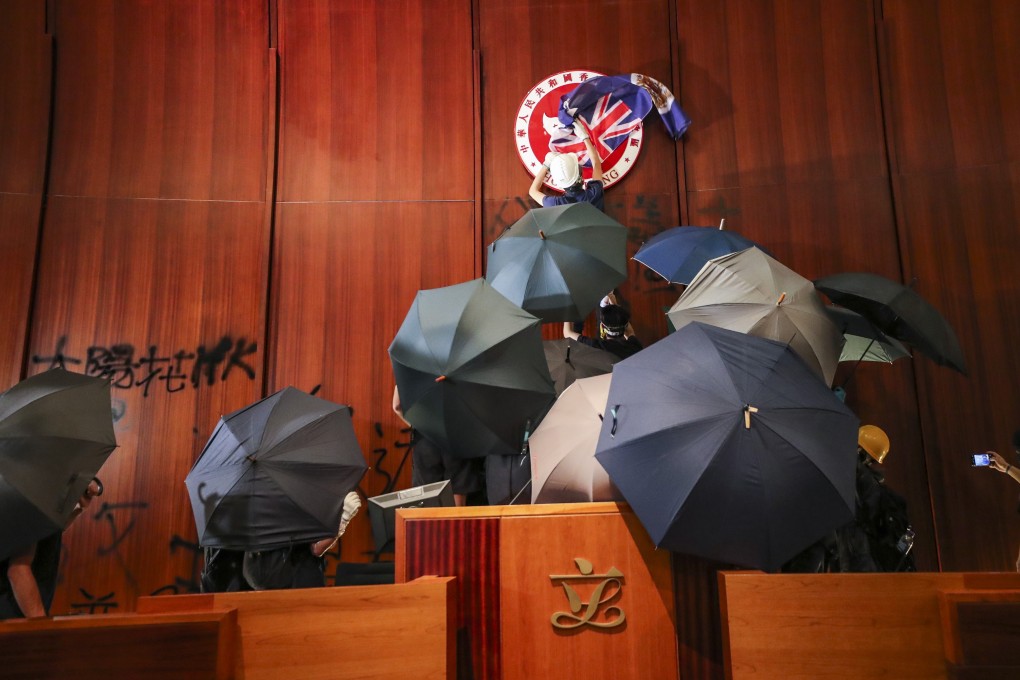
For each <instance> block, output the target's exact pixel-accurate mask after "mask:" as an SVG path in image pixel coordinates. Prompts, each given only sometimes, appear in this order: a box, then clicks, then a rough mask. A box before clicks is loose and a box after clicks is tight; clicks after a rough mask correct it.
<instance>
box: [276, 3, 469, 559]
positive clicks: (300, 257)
mask: <svg viewBox="0 0 1020 680" xmlns="http://www.w3.org/2000/svg"><path fill="white" fill-rule="evenodd" d="M279 10H280V14H279V53H280V64H281V76H280V84H281V87H280V91H281V102H280V141H279V172H278V176H277V182H278V193H277V199H278V203H277V212H276V226H275V238H274V249H275V252H274V272H273V274H274V278H273V299H274V302H273V307H272V321H271V328H272V331H271V332H272V335H271V347H272V351H271V357H270V361H271V369H270V388H271V389H279V388H282V387H285V386H287V385H294V386H295V387H298V388H300V389H303V390H312V389H316V388H318V389H319V391H318V392H317V394H318V396H321V397H323V398H325V399H330V400H333V401H337V402H340V403H344V404H349V405H351V406H352V407H353V409H354V423H355V431H356V433H357V436H358V441H359V442H360V444H361V446H362V449H363V450H364V452H365V455H366V459H368V461H369V464H370V465H371V466H372V469H371V470H370V471H369V473H368V474H367V475H366V477H365V479H364V480H363V482H362V484H361V487H360V488H361V491H362V492H363V493H364V495H366V496H373V495H377V494H380V493H384V492H387V491H391V490H393V489H400V488H406V487H409V486H410V480H411V463H410V460H409V459H407V460H406V461H405V462H403V464H401V461H402V460H404V456H405V454H406V452H407V448H406V445H407V441H408V437H409V435H408V433H407V432H404V431H402V429H401V428H402V426H403V423H401V422H400V421H399V420H398V419H397V418H396V416H395V415H394V414H393V412H392V410H391V408H390V403H391V397H392V393H393V375H392V369H391V366H390V361H389V355H388V351H387V350H388V348H389V345H390V343H391V342H392V340H393V336H394V335H395V334H396V331H397V329H398V328H399V327H400V324H401V322H402V321H403V319H404V316H405V315H406V314H407V311H408V309H409V308H410V306H411V302H412V301H413V300H414V296H415V294H416V293H417V292H418V290H420V289H425V288H438V287H441V286H446V285H451V284H454V283H461V282H463V281H468V280H470V279H473V278H475V277H476V276H477V273H476V271H475V260H476V250H475V249H476V244H477V238H476V235H475V227H474V222H475V212H474V205H473V203H472V200H473V197H474V191H475V190H474V184H475V174H476V168H475V144H474V129H473V121H474V116H475V111H474V105H473V102H474V97H475V93H474V91H473V80H474V66H473V63H474V62H473V53H472V33H471V3H470V2H469V1H468V0H443V2H427V3H423V2H407V1H405V2H382V1H379V2H369V3H365V2H354V1H351V0H338V1H336V2H312V1H310V0H301V1H299V2H288V3H281V4H280V6H279ZM372 551H373V542H372V537H371V534H370V529H369V525H368V521H367V512H366V513H362V515H361V516H359V517H357V518H356V519H355V521H354V522H353V523H352V524H351V526H350V528H349V529H348V532H347V534H346V535H345V540H344V545H343V552H342V556H343V560H344V561H364V560H367V559H371V558H372ZM328 568H330V569H332V563H330V565H329V567H328Z"/></svg>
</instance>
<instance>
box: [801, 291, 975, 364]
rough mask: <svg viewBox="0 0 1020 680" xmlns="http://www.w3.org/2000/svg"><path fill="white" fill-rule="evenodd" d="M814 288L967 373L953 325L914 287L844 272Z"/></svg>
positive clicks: (927, 353)
mask: <svg viewBox="0 0 1020 680" xmlns="http://www.w3.org/2000/svg"><path fill="white" fill-rule="evenodd" d="M815 288H817V289H818V290H820V291H821V292H823V293H825V294H826V295H827V296H829V299H830V300H832V301H833V302H835V303H836V304H837V305H840V306H843V307H846V308H847V309H852V310H853V311H855V312H857V313H858V314H860V315H861V316H863V317H865V318H866V319H867V320H868V321H870V322H871V323H873V324H874V325H875V326H876V327H877V328H878V329H879V330H880V331H882V332H883V333H885V334H886V335H891V336H892V337H894V338H896V339H898V340H902V341H904V342H906V343H908V344H910V345H912V346H914V347H915V348H917V350H918V351H919V352H921V353H922V354H924V355H925V356H927V357H928V358H930V359H931V360H932V361H934V362H935V363H937V364H939V365H940V366H949V367H950V368H953V369H956V370H957V371H959V372H960V373H963V374H964V375H966V374H967V365H966V362H965V361H964V359H963V350H961V349H960V342H959V341H958V340H957V339H956V333H955V332H954V331H953V327H952V326H950V325H949V322H948V321H946V320H945V318H944V317H943V316H942V315H941V314H940V313H939V311H938V310H937V309H935V308H934V307H932V306H931V304H930V303H929V302H928V301H927V300H925V299H924V298H922V297H921V296H920V295H919V294H918V293H917V291H915V290H914V289H913V288H912V287H910V286H904V285H903V284H901V283H897V282H896V281H893V280H892V279H888V278H886V277H884V276H880V275H878V274H872V273H870V272H845V273H842V274H833V275H832V276H826V277H825V278H821V279H818V280H817V281H815Z"/></svg>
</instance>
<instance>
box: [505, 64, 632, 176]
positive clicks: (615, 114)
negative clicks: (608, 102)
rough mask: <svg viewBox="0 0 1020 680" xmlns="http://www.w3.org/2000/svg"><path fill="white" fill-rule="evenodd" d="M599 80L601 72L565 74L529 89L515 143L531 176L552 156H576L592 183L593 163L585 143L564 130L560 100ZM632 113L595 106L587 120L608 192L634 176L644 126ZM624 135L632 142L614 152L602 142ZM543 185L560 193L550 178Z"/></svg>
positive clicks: (559, 74)
mask: <svg viewBox="0 0 1020 680" xmlns="http://www.w3.org/2000/svg"><path fill="white" fill-rule="evenodd" d="M601 75H604V74H602V73H598V72H597V71H563V72H561V73H555V74H553V75H551V76H549V77H547V78H544V79H543V80H541V81H540V82H538V83H536V84H535V85H534V86H533V87H532V88H531V89H530V90H528V93H527V94H526V95H525V96H524V101H522V102H521V105H520V107H519V108H518V109H517V118H516V120H515V121H514V138H515V141H516V146H517V155H518V156H520V157H521V161H522V162H523V163H524V167H525V168H526V169H527V170H528V172H529V173H530V174H531V176H532V177H534V176H535V174H536V173H537V172H538V170H539V168H541V167H542V161H543V160H544V159H545V155H546V154H547V153H548V152H549V151H560V152H564V153H565V152H573V153H576V154H577V155H578V157H579V160H580V161H581V164H582V174H583V176H584V178H585V179H590V178H591V163H590V162H588V153H587V150H586V148H585V146H584V143H583V142H581V141H580V140H577V139H575V138H573V136H572V133H571V132H570V129H569V128H564V127H563V125H562V123H560V121H559V119H558V118H557V115H556V114H557V113H559V108H560V97H562V96H563V95H565V94H567V93H569V92H570V91H572V90H573V89H574V88H576V87H577V86H578V85H580V84H581V83H583V82H585V81H586V80H588V79H589V78H594V77H596V76H601ZM624 108H626V107H624ZM629 114H630V110H629V109H626V111H621V110H620V109H619V108H618V107H615V106H613V107H596V110H595V111H594V112H593V113H592V114H591V115H590V116H587V117H585V118H584V121H585V123H587V125H588V128H589V130H590V131H591V139H592V143H593V144H594V145H595V149H596V151H598V152H599V158H601V159H602V182H603V185H604V186H605V188H607V189H608V188H609V187H611V186H612V185H614V184H616V183H617V182H619V181H620V180H621V179H623V177H624V176H625V175H626V174H627V173H628V172H630V169H631V168H632V167H633V166H634V162H635V161H636V160H637V157H638V154H640V153H641V142H642V133H643V129H642V126H641V121H640V119H634V118H633V116H631V115H629ZM588 118H592V120H588ZM620 134H629V137H628V139H627V141H626V142H625V143H623V144H620V145H619V146H618V147H617V148H616V149H615V150H612V149H610V148H609V147H608V146H606V145H605V144H604V143H603V142H602V140H603V139H604V138H606V137H609V136H619V135H620ZM544 184H545V186H547V187H549V188H550V189H552V190H553V191H562V189H560V188H559V187H557V186H555V185H553V184H552V181H551V180H550V179H549V178H548V177H546V179H545V182H544Z"/></svg>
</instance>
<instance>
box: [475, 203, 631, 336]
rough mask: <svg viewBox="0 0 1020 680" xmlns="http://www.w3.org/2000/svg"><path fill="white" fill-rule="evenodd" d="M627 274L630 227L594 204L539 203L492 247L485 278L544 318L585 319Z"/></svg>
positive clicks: (550, 320)
mask: <svg viewBox="0 0 1020 680" xmlns="http://www.w3.org/2000/svg"><path fill="white" fill-rule="evenodd" d="M626 278H627V229H626V227H624V226H623V225H622V224H620V223H619V222H617V221H616V220H614V219H612V218H611V217H609V216H608V215H606V214H605V213H604V212H602V211H601V210H599V209H598V208H596V207H594V206H593V205H591V204H590V203H571V204H569V205H558V206H555V207H553V208H535V209H533V210H529V211H528V213H527V214H526V215H525V216H524V217H522V218H521V219H519V220H518V221H517V222H515V223H514V224H512V225H511V226H510V228H509V229H507V230H506V231H505V232H503V234H502V235H501V236H500V237H499V239H497V240H496V241H495V242H494V243H493V244H492V245H491V246H489V257H488V265H487V269H486V272H485V279H486V280H487V281H488V282H489V283H490V284H491V285H492V287H493V288H495V289H496V290H498V291H499V292H500V293H502V294H503V295H505V296H506V298H507V299H508V300H510V301H511V302H513V303H514V304H517V305H519V306H520V307H521V308H522V309H524V310H525V311H527V312H530V313H532V314H534V315H535V316H537V317H539V318H540V319H541V320H542V321H544V322H553V321H581V320H583V319H584V318H585V317H586V316H588V313H589V312H590V311H591V310H592V309H594V308H595V305H597V304H598V302H599V300H601V299H602V298H603V296H605V295H606V293H608V292H609V291H611V290H612V289H613V288H615V287H616V285H617V284H619V283H622V282H623V281H624V280H626Z"/></svg>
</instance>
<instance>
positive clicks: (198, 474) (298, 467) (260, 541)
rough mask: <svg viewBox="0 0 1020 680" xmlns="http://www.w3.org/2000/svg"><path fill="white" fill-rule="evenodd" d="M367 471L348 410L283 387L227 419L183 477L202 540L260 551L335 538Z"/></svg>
mask: <svg viewBox="0 0 1020 680" xmlns="http://www.w3.org/2000/svg"><path fill="white" fill-rule="evenodd" d="M367 469H368V468H367V465H366V464H365V458H364V455H363V454H362V452H361V447H360V446H359V445H358V440H357V438H356V437H355V436H354V428H353V426H352V424H351V410H350V408H348V407H347V406H342V405H340V404H334V403H333V402H330V401H326V400H325V399H319V398H318V397H313V396H312V395H310V394H306V393H304V392H302V391H300V390H298V389H295V388H293V387H287V388H285V389H283V390H280V391H279V392H276V393H275V394H272V395H270V396H268V397H266V398H265V399H262V400H260V401H257V402H255V403H254V404H250V405H248V406H246V407H244V408H242V409H240V410H238V411H234V412H233V413H230V414H228V415H225V416H223V417H222V418H221V419H220V421H219V424H218V425H217V426H216V430H215V431H214V432H213V434H212V436H211V437H210V438H209V441H208V442H207V443H206V445H205V448H204V449H203V450H202V453H201V455H200V456H199V457H198V460H197V461H195V465H194V466H193V467H192V468H191V472H189V473H188V476H187V478H186V479H185V480H184V483H185V484H186V485H187V487H188V495H189V496H190V497H191V508H192V510H193V511H194V514H195V524H196V525H197V526H198V540H199V543H200V544H201V545H202V546H203V547H207V548H225V549H228V550H248V551H258V550H271V549H274V548H283V547H286V546H289V545H293V544H297V543H310V542H313V541H317V540H319V539H322V538H325V537H327V536H332V535H334V534H336V531H337V525H338V524H339V521H340V512H341V511H342V509H343V502H344V496H346V495H347V493H348V492H350V491H352V490H353V489H354V487H356V486H357V485H358V482H359V481H361V477H362V476H363V475H364V474H365V470H367Z"/></svg>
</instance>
